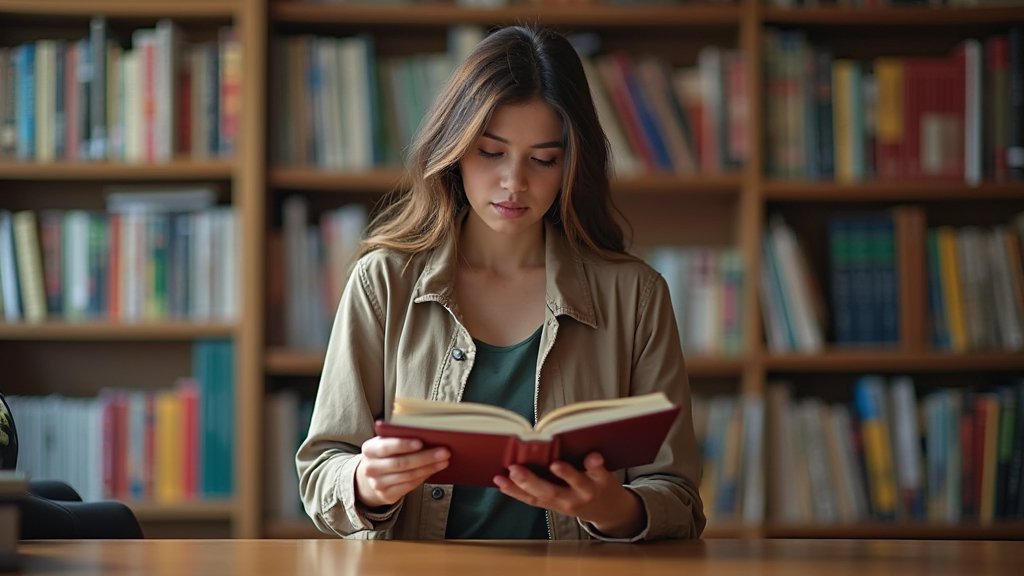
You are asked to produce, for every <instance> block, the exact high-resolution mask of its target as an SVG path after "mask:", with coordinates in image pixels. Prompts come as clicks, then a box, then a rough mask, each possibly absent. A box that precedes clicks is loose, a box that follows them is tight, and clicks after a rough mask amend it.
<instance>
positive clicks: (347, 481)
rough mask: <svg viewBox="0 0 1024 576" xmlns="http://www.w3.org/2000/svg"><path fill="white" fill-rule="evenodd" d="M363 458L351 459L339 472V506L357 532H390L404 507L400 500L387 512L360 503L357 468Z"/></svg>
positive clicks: (337, 490)
mask: <svg viewBox="0 0 1024 576" xmlns="http://www.w3.org/2000/svg"><path fill="white" fill-rule="evenodd" d="M361 459H362V456H359V455H356V456H353V457H352V458H349V459H348V460H346V461H345V463H344V464H343V465H342V467H341V470H339V471H338V477H337V484H336V485H335V493H336V494H337V495H338V496H339V498H338V504H340V505H342V506H344V507H345V514H346V515H347V516H348V521H349V523H350V524H351V525H352V526H353V527H354V528H355V529H356V531H362V530H366V531H371V532H383V531H385V530H389V529H390V528H391V527H392V526H393V525H394V523H395V516H396V513H397V512H398V510H399V509H401V507H402V502H404V501H405V500H404V499H402V500H399V501H398V502H395V503H394V504H392V505H391V506H389V507H387V509H385V510H379V509H371V508H368V507H366V506H364V505H363V504H362V503H360V502H359V498H358V496H357V495H356V468H357V467H358V466H359V461H360V460H361Z"/></svg>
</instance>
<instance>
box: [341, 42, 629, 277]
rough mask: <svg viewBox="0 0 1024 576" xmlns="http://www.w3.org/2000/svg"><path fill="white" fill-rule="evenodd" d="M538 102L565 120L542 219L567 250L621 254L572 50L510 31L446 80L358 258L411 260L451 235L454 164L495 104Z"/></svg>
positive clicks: (599, 144) (457, 202)
mask: <svg viewBox="0 0 1024 576" xmlns="http://www.w3.org/2000/svg"><path fill="white" fill-rule="evenodd" d="M533 97H540V98H541V99H542V100H544V101H545V102H546V103H547V104H548V105H550V106H551V107H552V108H553V109H554V110H555V111H556V112H557V113H558V114H559V115H560V116H561V118H562V126H563V138H564V139H565V142H564V144H565V170H564V173H563V175H562V190H561V192H560V193H559V196H558V198H557V199H556V201H555V203H554V204H553V205H552V207H551V210H549V211H548V213H547V214H546V215H545V217H546V218H547V219H548V220H550V221H551V222H553V223H555V224H556V225H557V226H558V227H559V228H560V229H561V230H562V232H563V233H564V234H565V236H566V238H567V239H568V240H569V243H570V245H571V246H573V248H574V249H577V250H579V249H582V248H589V249H590V250H592V251H593V252H595V253H597V254H598V255H600V256H603V257H605V258H611V259H620V258H622V257H623V256H625V242H624V240H623V233H622V228H621V226H620V225H619V223H618V222H617V221H616V219H615V217H614V216H613V214H612V212H613V210H614V207H613V206H612V202H611V197H610V196H611V190H610V182H609V175H608V162H609V146H608V139H607V137H606V136H605V133H604V130H603V129H602V128H601V123H600V122H599V121H598V117H597V111H596V110H595V108H594V102H593V100H592V99H591V96H590V90H589V86H588V84H587V78H586V76H585V74H584V72H583V65H582V64H581V62H580V59H579V56H578V55H577V54H576V51H575V49H573V47H572V44H570V43H569V41H568V40H567V39H566V38H565V37H564V36H562V35H560V34H558V33H556V32H553V31H551V30H547V29H543V28H532V27H524V26H510V27H506V28H501V29H499V30H497V31H495V32H494V33H492V34H491V35H490V36H488V37H487V38H485V39H484V40H483V41H482V42H480V44H478V45H477V46H476V48H474V49H473V51H472V53H470V55H469V56H468V57H467V58H466V60H465V61H464V62H463V63H462V64H461V65H460V66H459V67H458V69H457V70H456V71H455V72H454V73H453V74H452V76H451V78H450V79H449V80H448V84H447V85H446V86H445V89H444V90H443V91H442V92H441V94H440V95H439V97H438V98H437V100H436V101H435V102H434V105H433V107H432V108H431V110H430V112H429V113H428V114H427V116H426V118H425V119H424V121H423V124H422V126H421V127H420V130H419V133H418V134H417V136H416V138H415V140H414V141H413V144H412V148H411V150H410V154H409V159H408V162H407V167H406V176H405V181H404V182H403V183H402V185H401V186H400V188H399V189H400V190H401V192H398V193H399V194H402V196H401V197H400V198H398V199H397V200H395V201H392V202H388V203H386V205H385V206H384V208H382V210H381V211H380V212H379V213H378V215H377V216H376V217H375V218H374V220H373V222H372V224H371V226H370V234H369V236H368V238H367V239H366V240H365V241H364V242H363V245H362V247H361V250H360V255H362V254H365V253H367V252H370V251H372V250H375V249H377V248H391V249H394V250H398V251H400V252H405V253H408V254H410V255H412V254H416V253H419V252H423V251H426V250H430V249H433V248H435V247H437V246H438V245H440V244H441V243H442V242H443V241H444V240H446V239H447V237H448V235H450V234H453V233H454V230H455V227H454V222H455V218H456V216H457V214H458V213H459V212H460V211H461V210H462V209H463V208H465V207H466V206H468V201H467V200H466V194H465V190H464V188H463V184H462V174H461V172H460V169H459V160H460V159H461V158H462V157H463V156H464V155H465V154H466V153H467V152H468V151H469V150H470V148H471V147H472V146H473V144H474V142H475V141H476V139H477V138H478V137H479V136H480V134H482V133H483V131H484V130H485V129H486V127H487V123H488V121H489V119H490V115H491V112H492V111H493V110H494V109H495V108H496V107H497V106H499V105H503V104H516V103H521V102H524V101H526V100H529V99H530V98H533Z"/></svg>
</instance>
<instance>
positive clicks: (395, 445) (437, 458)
mask: <svg viewBox="0 0 1024 576" xmlns="http://www.w3.org/2000/svg"><path fill="white" fill-rule="evenodd" d="M449 456H450V453H449V452H448V449H446V448H431V449H429V450H424V449H423V443H422V442H420V441H419V440H416V439H413V438H381V437H380V436H375V437H373V438H371V439H369V440H367V441H366V442H365V443H363V451H362V458H361V459H360V461H359V464H358V465H357V466H356V496H357V497H358V498H359V501H360V502H361V503H362V504H363V505H364V506H367V507H369V508H375V507H378V506H390V505H392V504H394V503H395V502H398V501H399V500H400V499H401V498H402V496H405V495H406V494H408V493H409V492H412V491H413V489H415V488H416V487H418V486H419V485H420V484H423V482H424V481H425V480H426V479H427V478H429V477H430V475H431V474H433V473H434V472H438V471H440V470H444V469H445V468H446V467H447V466H448V458H449Z"/></svg>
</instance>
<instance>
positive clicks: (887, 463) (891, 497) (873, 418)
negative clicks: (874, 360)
mask: <svg viewBox="0 0 1024 576" xmlns="http://www.w3.org/2000/svg"><path fill="white" fill-rule="evenodd" d="M884 386H885V384H884V381H883V380H882V379H881V378H880V377H877V376H864V377H862V378H861V379H860V380H858V381H857V384H856V388H855V390H854V396H855V401H856V403H857V412H858V414H859V416H860V421H861V424H860V427H861V436H862V439H863V442H864V459H865V461H866V466H867V471H868V476H869V478H870V481H869V482H868V484H869V486H870V488H871V490H870V492H871V502H872V504H873V505H874V506H873V507H874V513H875V516H877V517H879V518H880V519H893V518H895V516H896V474H895V468H894V466H893V458H892V448H891V446H892V443H891V442H890V440H889V438H890V436H889V425H888V423H887V422H886V413H887V410H886V409H885V408H884V407H883V403H884V402H885V393H884V390H883V387H884Z"/></svg>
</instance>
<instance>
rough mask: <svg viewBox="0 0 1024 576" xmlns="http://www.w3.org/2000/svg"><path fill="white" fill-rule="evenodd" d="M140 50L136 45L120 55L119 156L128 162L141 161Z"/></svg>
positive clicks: (141, 88)
mask: <svg viewBox="0 0 1024 576" xmlns="http://www.w3.org/2000/svg"><path fill="white" fill-rule="evenodd" d="M141 54H142V50H141V49H140V48H139V47H138V45H136V47H135V49H134V50H130V51H127V52H125V53H124V55H123V56H122V57H121V76H122V84H123V85H124V105H123V106H122V107H121V108H122V109H121V114H122V116H123V120H122V122H123V124H124V129H123V130H124V133H123V135H122V138H123V141H124V144H123V145H122V151H121V157H122V158H123V159H124V160H125V161H126V162H130V163H135V162H142V159H143V158H142V95H143V94H142V91H143V87H142V86H141V84H140V82H141V79H142V75H141V74H140V72H139V63H140V62H141V57H140V55H141Z"/></svg>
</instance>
